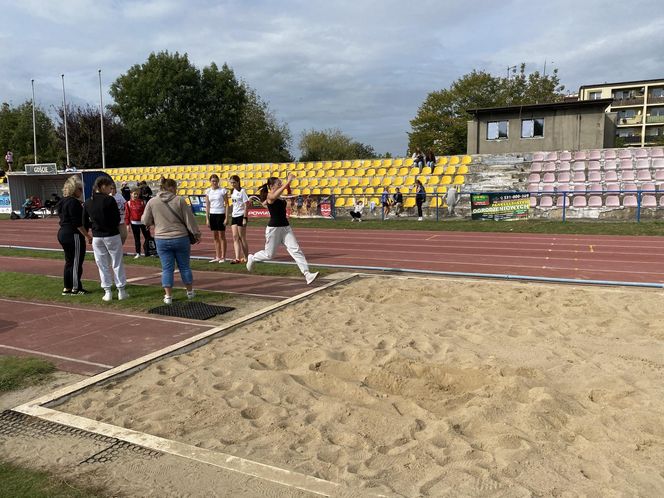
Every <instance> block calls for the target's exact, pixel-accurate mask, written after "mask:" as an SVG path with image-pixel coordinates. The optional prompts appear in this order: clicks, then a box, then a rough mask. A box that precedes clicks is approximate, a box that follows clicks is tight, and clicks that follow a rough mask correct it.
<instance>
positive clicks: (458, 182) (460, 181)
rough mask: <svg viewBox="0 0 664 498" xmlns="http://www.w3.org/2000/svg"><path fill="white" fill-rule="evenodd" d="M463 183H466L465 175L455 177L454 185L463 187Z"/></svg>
mask: <svg viewBox="0 0 664 498" xmlns="http://www.w3.org/2000/svg"><path fill="white" fill-rule="evenodd" d="M463 182H464V176H463V175H457V176H455V177H454V185H463Z"/></svg>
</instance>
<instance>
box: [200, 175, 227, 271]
mask: <svg viewBox="0 0 664 498" xmlns="http://www.w3.org/2000/svg"><path fill="white" fill-rule="evenodd" d="M227 196H228V190H226V189H225V188H223V187H221V186H220V185H219V176H218V175H216V174H212V175H210V188H208V189H207V190H206V191H205V224H206V225H207V226H208V227H210V230H211V231H212V236H213V237H214V259H211V260H210V263H223V262H224V261H226V198H227Z"/></svg>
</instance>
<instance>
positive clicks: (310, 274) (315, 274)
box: [304, 272, 318, 285]
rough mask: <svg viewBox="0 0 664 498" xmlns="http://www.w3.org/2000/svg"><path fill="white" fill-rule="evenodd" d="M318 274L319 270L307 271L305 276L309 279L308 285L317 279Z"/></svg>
mask: <svg viewBox="0 0 664 498" xmlns="http://www.w3.org/2000/svg"><path fill="white" fill-rule="evenodd" d="M317 276H318V272H316V273H311V272H307V273H305V274H304V278H305V280H306V281H307V285H309V284H311V282H313V281H314V280H316V277H317Z"/></svg>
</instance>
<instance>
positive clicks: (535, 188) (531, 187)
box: [528, 183, 539, 194]
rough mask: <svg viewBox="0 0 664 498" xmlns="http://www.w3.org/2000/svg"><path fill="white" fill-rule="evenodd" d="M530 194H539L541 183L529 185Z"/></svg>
mask: <svg viewBox="0 0 664 498" xmlns="http://www.w3.org/2000/svg"><path fill="white" fill-rule="evenodd" d="M528 192H530V193H531V194H536V193H537V192H539V183H529V184H528Z"/></svg>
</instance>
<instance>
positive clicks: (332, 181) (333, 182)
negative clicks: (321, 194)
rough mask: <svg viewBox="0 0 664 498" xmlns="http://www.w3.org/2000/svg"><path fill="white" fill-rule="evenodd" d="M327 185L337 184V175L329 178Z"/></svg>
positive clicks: (333, 185)
mask: <svg viewBox="0 0 664 498" xmlns="http://www.w3.org/2000/svg"><path fill="white" fill-rule="evenodd" d="M328 185H329V186H330V187H336V186H338V185H339V179H338V178H337V177H334V178H330V180H329V183H328Z"/></svg>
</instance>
